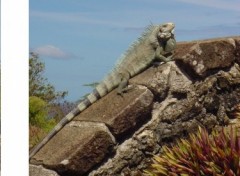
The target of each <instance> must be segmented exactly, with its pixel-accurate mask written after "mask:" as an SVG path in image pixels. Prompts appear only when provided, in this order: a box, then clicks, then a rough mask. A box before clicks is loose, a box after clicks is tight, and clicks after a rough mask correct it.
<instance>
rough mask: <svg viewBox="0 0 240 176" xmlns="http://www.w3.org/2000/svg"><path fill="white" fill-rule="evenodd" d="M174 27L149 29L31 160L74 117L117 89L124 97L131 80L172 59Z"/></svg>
mask: <svg viewBox="0 0 240 176" xmlns="http://www.w3.org/2000/svg"><path fill="white" fill-rule="evenodd" d="M174 28H175V25H174V24H173V23H165V24H161V25H157V26H153V25H151V26H149V27H148V28H147V29H146V31H145V32H144V33H143V34H142V36H141V37H140V38H139V39H138V40H137V41H136V42H135V43H134V44H133V45H132V46H131V47H130V48H129V49H128V50H127V51H126V53H125V54H124V55H123V56H122V57H121V59H120V60H119V62H118V64H117V65H116V67H115V68H114V69H113V70H112V71H111V72H110V73H109V74H108V75H107V76H106V77H105V79H104V80H103V81H102V82H100V83H99V84H98V85H97V87H96V88H95V89H94V90H93V92H92V93H91V94H89V95H88V96H87V98H86V99H85V100H83V101H82V102H80V103H79V105H78V106H77V107H76V108H75V109H73V110H72V111H71V112H70V113H69V114H67V115H66V116H65V117H64V118H63V119H62V120H61V121H60V122H59V123H58V124H57V125H56V126H55V127H54V129H53V130H52V131H51V132H50V133H49V134H48V135H47V136H46V137H45V138H44V139H43V140H42V141H41V142H40V143H39V144H38V145H37V146H36V147H34V148H33V150H31V151H30V155H29V158H30V159H31V158H32V157H33V156H34V155H35V154H36V153H37V152H38V151H39V150H40V149H41V148H42V147H43V146H44V145H45V144H46V143H47V142H48V141H49V140H50V139H51V138H52V137H53V136H55V135H56V134H57V133H58V131H60V130H61V129H62V128H63V127H64V126H65V125H66V124H67V123H68V122H70V121H71V120H72V119H73V118H74V117H76V116H77V115H78V114H80V113H81V112H82V111H84V110H85V109H86V108H87V107H89V106H90V105H91V104H93V103H94V102H95V101H97V100H98V99H100V98H101V97H103V96H105V95H106V94H108V93H109V92H110V91H112V90H113V89H114V88H116V87H118V88H117V92H118V94H120V95H122V94H123V92H125V91H126V90H127V89H128V88H127V85H128V80H129V79H130V78H131V77H133V76H135V75H137V74H139V73H140V72H142V71H143V70H145V69H146V68H148V67H149V66H150V65H151V64H152V62H153V61H154V60H158V61H163V62H167V61H170V60H172V52H173V50H174V49H175V47H176V41H175V38H174V34H173V31H174Z"/></svg>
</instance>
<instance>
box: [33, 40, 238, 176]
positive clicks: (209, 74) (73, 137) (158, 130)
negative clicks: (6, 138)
mask: <svg viewBox="0 0 240 176" xmlns="http://www.w3.org/2000/svg"><path fill="white" fill-rule="evenodd" d="M175 58H176V61H171V62H168V63H164V64H161V65H158V66H156V65H154V66H152V67H150V68H148V69H147V70H145V71H144V72H142V73H141V74H139V75H137V76H136V77H134V78H132V79H131V80H130V85H132V86H133V89H131V90H130V91H128V92H127V93H125V94H124V95H123V97H121V96H116V91H115V90H114V91H112V92H110V93H109V94H108V95H106V96H105V97H103V98H102V99H100V100H99V101H97V102H96V103H94V104H93V105H92V106H90V107H89V108H88V109H86V110H85V111H84V112H82V113H81V114H80V115H78V116H77V117H75V118H74V120H73V121H72V122H71V123H70V124H68V125H67V126H65V127H64V128H63V129H62V130H61V131H60V132H59V133H58V134H57V135H56V136H54V137H53V138H52V139H51V140H50V141H49V142H48V143H47V145H46V146H44V147H43V148H42V149H41V150H40V151H39V152H38V153H37V154H36V155H35V156H34V157H33V158H32V160H31V163H32V164H41V165H43V166H44V167H45V168H49V169H53V170H56V171H57V172H58V174H59V175H61V176H68V175H90V176H95V175H96V176H109V175H117V176H118V175H126V176H128V175H129V176H130V175H136V176H137V175H138V176H140V175H142V174H141V173H142V171H143V170H144V169H146V168H147V167H148V165H149V163H150V162H151V157H152V156H153V155H155V154H158V153H159V152H160V151H161V148H162V146H164V145H171V144H174V142H175V141H176V140H177V139H179V138H181V137H183V138H186V137H188V134H189V133H192V132H195V131H196V130H197V129H198V127H199V126H202V127H205V128H206V129H208V130H212V129H213V128H216V127H220V126H225V125H228V124H229V123H231V124H232V123H235V122H237V120H236V117H235V116H234V115H233V111H234V109H235V107H236V105H237V104H239V103H240V66H239V63H240V37H229V38H220V39H213V40H203V41H193V42H181V43H178V46H177V49H176V52H175ZM238 121H239V120H238ZM235 126H237V125H235ZM238 126H239V125H238Z"/></svg>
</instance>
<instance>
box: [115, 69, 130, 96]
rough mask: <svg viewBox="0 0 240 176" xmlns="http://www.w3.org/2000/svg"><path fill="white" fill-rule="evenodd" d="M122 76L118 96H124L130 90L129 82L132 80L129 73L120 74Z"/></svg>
mask: <svg viewBox="0 0 240 176" xmlns="http://www.w3.org/2000/svg"><path fill="white" fill-rule="evenodd" d="M120 76H121V82H120V83H119V85H118V88H117V94H118V95H121V96H122V95H123V93H125V92H127V91H128V90H129V89H130V88H129V87H128V81H129V79H130V75H129V73H127V74H120Z"/></svg>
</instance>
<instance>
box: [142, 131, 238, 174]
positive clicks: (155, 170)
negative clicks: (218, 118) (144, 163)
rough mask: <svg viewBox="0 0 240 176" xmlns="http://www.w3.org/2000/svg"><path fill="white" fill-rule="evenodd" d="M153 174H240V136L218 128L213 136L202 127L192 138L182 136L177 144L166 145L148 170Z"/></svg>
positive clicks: (147, 171)
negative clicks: (219, 130)
mask: <svg viewBox="0 0 240 176" xmlns="http://www.w3.org/2000/svg"><path fill="white" fill-rule="evenodd" d="M145 173H146V175H149V176H167V175H168V176H223V175H224V176H238V175H240V136H239V134H238V133H237V128H234V129H233V128H231V129H230V132H226V131H224V130H222V131H221V132H217V131H214V132H213V133H212V135H211V136H210V135H209V134H208V132H207V131H206V130H205V129H201V128H199V131H198V132H197V134H191V135H190V138H189V140H187V139H180V140H179V141H178V142H177V144H176V145H175V146H173V147H171V148H170V147H167V146H164V147H163V148H162V153H161V155H160V156H154V158H153V164H151V166H150V168H149V169H148V170H146V171H145Z"/></svg>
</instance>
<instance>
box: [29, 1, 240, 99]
mask: <svg viewBox="0 0 240 176" xmlns="http://www.w3.org/2000/svg"><path fill="white" fill-rule="evenodd" d="M29 3H30V12H29V15H30V20H29V27H30V30H29V34H30V36H29V46H30V50H31V51H35V52H37V53H38V54H39V56H40V58H41V59H42V60H43V61H44V62H45V65H46V71H45V76H46V77H47V78H48V80H49V82H51V83H52V84H53V85H54V86H55V87H56V89H57V90H59V91H61V90H66V91H68V92H69V94H68V96H67V97H66V99H67V100H69V101H76V100H79V99H80V98H81V96H83V95H84V94H86V93H89V92H90V91H91V88H88V87H85V86H83V84H87V83H91V82H96V81H100V80H101V79H102V78H103V77H104V76H105V75H106V74H107V73H108V72H109V70H111V68H112V67H113V66H114V63H115V62H116V60H117V59H118V58H119V57H120V55H121V54H122V53H124V51H125V50H126V49H127V48H128V47H129V46H130V45H131V43H133V42H134V41H135V40H136V39H137V38H138V37H139V36H140V35H141V33H142V32H143V31H144V28H145V27H146V26H147V25H149V24H151V23H153V24H160V23H163V22H169V21H171V22H174V23H175V24H176V30H175V33H176V39H177V41H191V40H198V39H206V38H214V37H224V36H232V35H240V1H239V0H201V1H195V0H167V1H163V0H118V1H113V0H111V1H110V0H104V1H99V0H88V1H83V0H82V1H80V0H50V1H49V0H41V1H40V0H38V1H36V0H33V1H29Z"/></svg>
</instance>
